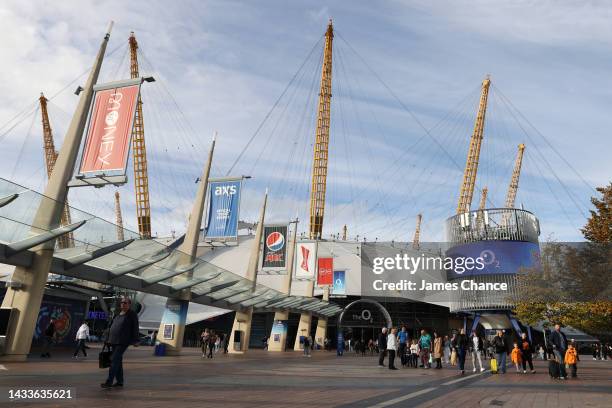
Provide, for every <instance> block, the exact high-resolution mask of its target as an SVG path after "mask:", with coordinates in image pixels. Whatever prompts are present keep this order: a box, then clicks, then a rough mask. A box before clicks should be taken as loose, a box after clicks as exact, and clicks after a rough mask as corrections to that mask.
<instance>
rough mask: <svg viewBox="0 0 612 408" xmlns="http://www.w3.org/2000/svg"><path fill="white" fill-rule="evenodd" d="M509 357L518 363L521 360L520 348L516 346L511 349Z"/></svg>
mask: <svg viewBox="0 0 612 408" xmlns="http://www.w3.org/2000/svg"><path fill="white" fill-rule="evenodd" d="M511 357H512V362H513V363H514V364H519V363H520V362H521V361H523V357H522V354H521V350H520V349H519V348H518V347H515V348H513V349H512V354H511Z"/></svg>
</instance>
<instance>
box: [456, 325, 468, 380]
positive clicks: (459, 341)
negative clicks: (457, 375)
mask: <svg viewBox="0 0 612 408" xmlns="http://www.w3.org/2000/svg"><path fill="white" fill-rule="evenodd" d="M454 346H455V348H456V349H457V356H458V357H459V371H460V372H461V375H463V374H465V353H466V351H467V347H468V339H467V336H466V335H465V329H461V331H460V332H459V334H458V335H457V336H456V337H455V344H454Z"/></svg>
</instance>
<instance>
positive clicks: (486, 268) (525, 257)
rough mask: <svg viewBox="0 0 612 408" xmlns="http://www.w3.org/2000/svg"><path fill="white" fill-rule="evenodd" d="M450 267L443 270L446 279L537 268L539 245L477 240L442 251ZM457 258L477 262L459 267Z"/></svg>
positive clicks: (510, 272)
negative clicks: (470, 266) (445, 272)
mask: <svg viewBox="0 0 612 408" xmlns="http://www.w3.org/2000/svg"><path fill="white" fill-rule="evenodd" d="M446 256H447V257H449V258H453V260H454V261H455V262H454V267H453V269H452V270H447V276H448V278H460V277H466V276H476V275H500V274H516V273H517V272H519V270H520V269H521V268H537V269H539V268H540V246H539V245H538V244H536V243H533V242H522V241H479V242H470V243H467V244H461V245H456V246H454V247H452V248H450V249H448V250H447V251H446ZM458 258H465V259H467V258H472V259H474V260H477V258H480V260H479V261H478V260H477V265H475V266H474V267H472V268H469V269H468V268H463V267H461V266H460V265H461V262H457V261H458Z"/></svg>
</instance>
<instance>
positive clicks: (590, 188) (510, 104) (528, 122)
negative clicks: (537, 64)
mask: <svg viewBox="0 0 612 408" xmlns="http://www.w3.org/2000/svg"><path fill="white" fill-rule="evenodd" d="M495 89H496V91H497V92H499V94H500V95H501V97H502V98H503V99H504V100H505V101H507V103H508V105H509V106H511V107H512V108H513V109H514V110H515V111H516V112H517V113H518V114H519V116H521V117H522V118H523V119H524V120H525V122H526V123H527V124H528V125H529V126H530V127H531V128H532V129H533V130H535V132H536V133H537V134H538V135H540V136H541V137H542V139H544V141H545V142H546V144H547V145H548V146H549V147H550V148H551V149H552V150H553V151H554V152H555V153H556V154H557V156H559V157H560V158H561V160H563V162H564V163H565V164H566V165H567V166H568V167H569V168H570V169H571V170H572V171H573V172H574V174H575V175H576V176H578V178H579V179H580V180H581V181H582V182H583V183H584V185H585V186H587V188H588V189H589V190H592V191H594V192H596V190H595V189H594V188H593V186H591V185H590V184H589V183H587V181H586V180H585V179H584V178H583V177H582V175H581V174H580V173H578V171H577V170H576V169H575V168H574V166H572V164H571V163H570V162H569V161H568V160H566V159H565V157H563V156H562V155H561V153H559V151H558V150H557V149H556V148H555V146H554V145H553V144H552V143H550V141H549V140H548V138H547V137H546V136H544V134H543V133H542V132H540V131H539V130H538V129H537V128H536V127H535V126H534V125H533V124H532V123H531V121H529V119H527V117H525V115H524V114H523V113H522V112H521V111H520V110H519V109H518V108H517V107H516V106H514V104H513V103H512V101H510V99H509V98H507V97H506V96H505V95H504V94H503V92H502V91H500V90H499V88H497V87H495Z"/></svg>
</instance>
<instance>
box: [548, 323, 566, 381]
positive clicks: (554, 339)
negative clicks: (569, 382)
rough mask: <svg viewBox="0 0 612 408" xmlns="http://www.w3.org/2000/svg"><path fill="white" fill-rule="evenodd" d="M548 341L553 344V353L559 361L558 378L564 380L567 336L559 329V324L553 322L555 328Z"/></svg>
mask: <svg viewBox="0 0 612 408" xmlns="http://www.w3.org/2000/svg"><path fill="white" fill-rule="evenodd" d="M550 342H551V343H552V346H553V354H554V355H555V357H556V358H557V361H559V373H560V376H559V378H560V379H562V380H565V379H566V378H567V373H566V372H565V361H564V359H565V352H566V351H567V338H566V337H565V334H564V333H563V332H562V331H561V326H560V325H558V324H555V330H554V331H553V332H552V333H551V334H550Z"/></svg>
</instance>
